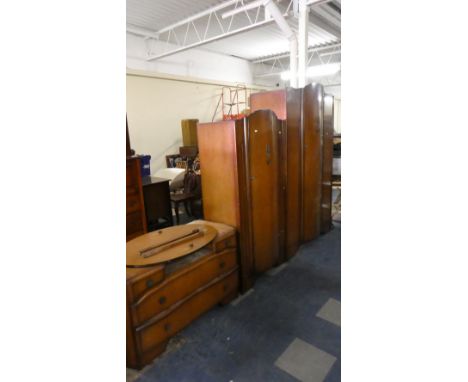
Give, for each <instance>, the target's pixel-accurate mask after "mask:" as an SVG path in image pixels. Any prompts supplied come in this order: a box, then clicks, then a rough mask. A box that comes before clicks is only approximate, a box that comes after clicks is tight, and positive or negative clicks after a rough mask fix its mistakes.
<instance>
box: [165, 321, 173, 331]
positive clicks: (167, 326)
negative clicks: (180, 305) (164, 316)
mask: <svg viewBox="0 0 468 382" xmlns="http://www.w3.org/2000/svg"><path fill="white" fill-rule="evenodd" d="M164 330H165V331H166V332H168V331H169V330H171V324H170V323H169V322H166V323H165V324H164Z"/></svg>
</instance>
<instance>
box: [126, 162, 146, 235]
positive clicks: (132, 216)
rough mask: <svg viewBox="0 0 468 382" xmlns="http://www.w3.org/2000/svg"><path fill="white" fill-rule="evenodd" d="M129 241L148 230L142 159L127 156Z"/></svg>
mask: <svg viewBox="0 0 468 382" xmlns="http://www.w3.org/2000/svg"><path fill="white" fill-rule="evenodd" d="M126 221H127V241H128V240H131V239H133V238H134V237H137V236H140V235H143V234H144V233H145V232H146V217H145V205H144V202H143V190H142V184H141V175H140V159H139V158H138V157H130V158H128V157H127V219H126Z"/></svg>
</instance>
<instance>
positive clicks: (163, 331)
mask: <svg viewBox="0 0 468 382" xmlns="http://www.w3.org/2000/svg"><path fill="white" fill-rule="evenodd" d="M194 229H195V230H194ZM197 230H199V231H203V233H204V235H205V236H203V235H202V236H200V235H199V233H197ZM179 231H180V232H181V234H179ZM187 232H188V234H187ZM210 235H211V236H210ZM190 236H193V238H192V237H190ZM205 238H206V240H205V241H204V239H205ZM210 240H212V241H210ZM205 242H207V243H206V244H205ZM148 251H153V252H148ZM146 253H149V255H148V254H146ZM236 253H237V242H236V234H235V229H234V228H233V227H230V226H227V225H224V224H219V223H213V222H208V221H202V220H198V221H194V222H192V223H190V224H187V225H185V226H177V227H170V228H165V229H163V230H161V231H154V232H150V233H148V234H145V235H143V236H140V237H138V238H136V239H134V240H131V241H129V242H128V243H127V268H126V271H127V328H126V337H127V367H131V368H135V369H140V368H141V367H143V366H144V365H146V364H148V363H150V362H151V361H152V360H153V359H154V357H156V356H157V355H159V354H160V353H162V352H163V351H164V350H165V348H166V345H167V342H168V341H169V339H170V338H171V337H172V336H174V334H176V333H177V332H178V331H180V330H181V329H183V328H184V327H185V326H187V325H188V324H189V323H190V322H192V321H193V320H194V319H196V318H197V317H198V316H200V315H201V314H202V313H204V312H206V311H207V310H209V309H211V308H212V307H213V306H214V305H216V304H218V303H220V304H227V303H229V302H230V301H231V300H232V299H233V298H235V297H236V296H237V294H238V277H239V276H238V265H237V254H236ZM143 254H145V255H143ZM152 256H155V257H156V259H155V260H154V261H155V263H151V262H150V263H148V261H150V260H151V259H152ZM145 262H146V263H145Z"/></svg>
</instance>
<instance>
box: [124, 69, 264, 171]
mask: <svg viewBox="0 0 468 382" xmlns="http://www.w3.org/2000/svg"><path fill="white" fill-rule="evenodd" d="M223 84H224V83H216V82H213V81H208V80H200V79H196V78H192V77H176V76H167V75H161V74H154V73H153V74H152V73H148V72H140V71H134V70H127V119H128V129H129V134H130V142H131V146H132V148H133V149H134V150H135V151H136V153H137V154H149V155H151V172H153V173H154V172H155V171H156V170H158V169H160V168H164V167H166V162H165V156H166V155H168V154H176V153H178V151H179V147H180V146H182V130H181V127H180V121H181V120H182V119H188V118H196V119H198V120H200V122H211V120H212V118H213V114H214V112H215V109H216V105H217V103H218V101H219V95H220V93H221V88H222V86H223ZM258 90H260V89H259V88H253V89H252V91H253V92H255V91H258ZM220 116H221V114H220V113H219V114H218V116H217V119H219V118H220Z"/></svg>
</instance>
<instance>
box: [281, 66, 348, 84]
mask: <svg viewBox="0 0 468 382" xmlns="http://www.w3.org/2000/svg"><path fill="white" fill-rule="evenodd" d="M340 69H341V65H340V64H339V63H333V64H324V65H316V66H309V67H308V68H307V72H306V75H307V77H309V78H314V77H324V76H330V75H332V74H335V73H338V72H339V71H340ZM280 75H281V79H282V80H283V81H287V80H289V79H291V72H290V71H289V70H288V71H286V72H282V73H281V74H280Z"/></svg>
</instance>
